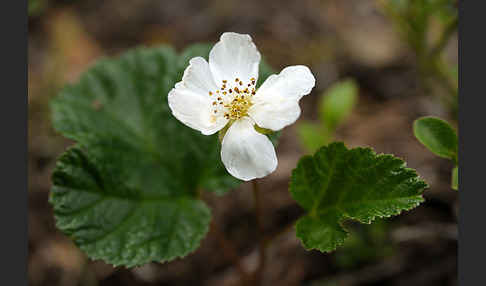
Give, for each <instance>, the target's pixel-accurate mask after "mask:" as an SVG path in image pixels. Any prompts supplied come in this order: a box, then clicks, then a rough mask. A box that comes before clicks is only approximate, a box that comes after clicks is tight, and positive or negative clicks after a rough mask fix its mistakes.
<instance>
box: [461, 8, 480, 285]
mask: <svg viewBox="0 0 486 286" xmlns="http://www.w3.org/2000/svg"><path fill="white" fill-rule="evenodd" d="M458 4H459V200H460V211H459V281H458V282H459V283H458V285H461V286H462V285H465V286H466V285H484V284H485V282H484V280H485V279H484V275H485V274H486V273H485V269H486V263H485V262H484V255H485V254H486V247H485V245H486V230H485V228H486V227H485V226H486V221H485V217H486V187H485V185H486V183H485V181H484V177H485V173H486V167H485V165H486V163H485V162H486V155H485V154H486V151H485V150H486V136H485V133H486V127H485V126H486V125H485V123H486V112H485V109H486V100H485V99H486V72H485V69H486V39H485V27H486V10H485V9H486V1H474V0H472V1H471V0H458ZM466 122H467V123H466ZM466 137H467V138H468V139H466ZM466 140H467V141H466ZM466 142H467V143H466Z"/></svg>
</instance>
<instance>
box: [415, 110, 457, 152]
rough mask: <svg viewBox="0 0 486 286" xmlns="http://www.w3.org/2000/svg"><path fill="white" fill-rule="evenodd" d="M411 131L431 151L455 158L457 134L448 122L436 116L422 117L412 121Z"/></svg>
mask: <svg viewBox="0 0 486 286" xmlns="http://www.w3.org/2000/svg"><path fill="white" fill-rule="evenodd" d="M413 132H414V134H415V137H417V139H418V140H419V141H420V142H421V143H422V144H424V145H425V147H427V148H428V149H429V150H430V151H431V152H432V153H434V154H436V155H437V156H440V157H443V158H448V159H451V160H453V161H456V160H457V135H456V131H455V130H454V129H453V128H452V127H451V126H450V125H449V123H447V122H445V121H444V120H442V119H439V118H436V117H422V118H419V119H417V120H415V122H414V123H413Z"/></svg>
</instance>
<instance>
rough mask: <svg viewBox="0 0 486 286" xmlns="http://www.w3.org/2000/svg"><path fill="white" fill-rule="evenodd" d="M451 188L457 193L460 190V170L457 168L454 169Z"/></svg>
mask: <svg viewBox="0 0 486 286" xmlns="http://www.w3.org/2000/svg"><path fill="white" fill-rule="evenodd" d="M451 187H452V189H454V190H456V191H457V190H459V168H458V167H457V166H455V167H454V169H452V182H451Z"/></svg>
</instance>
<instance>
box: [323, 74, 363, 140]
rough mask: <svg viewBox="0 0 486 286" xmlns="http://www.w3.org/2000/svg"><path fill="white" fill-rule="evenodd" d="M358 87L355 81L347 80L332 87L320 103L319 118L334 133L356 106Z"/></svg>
mask: <svg viewBox="0 0 486 286" xmlns="http://www.w3.org/2000/svg"><path fill="white" fill-rule="evenodd" d="M357 98H358V86H357V84H356V83H355V82H354V81H353V80H349V79H348V80H345V81H341V82H338V83H335V84H334V85H332V86H331V87H330V88H329V89H328V90H327V91H326V92H325V93H324V94H323V96H322V99H321V102H320V103H319V117H320V119H321V121H322V122H323V123H324V124H325V125H326V127H327V128H328V129H329V130H331V131H332V132H334V130H335V129H336V127H337V126H338V125H339V124H341V123H342V122H343V121H344V120H345V119H347V117H348V116H349V114H350V113H351V111H352V109H353V107H354V106H355V104H356V101H357Z"/></svg>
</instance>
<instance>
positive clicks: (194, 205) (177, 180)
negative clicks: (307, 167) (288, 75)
mask: <svg viewBox="0 0 486 286" xmlns="http://www.w3.org/2000/svg"><path fill="white" fill-rule="evenodd" d="M209 50H210V46H209V45H195V46H192V47H190V48H188V49H186V50H185V51H183V52H182V54H181V55H177V54H176V53H175V52H174V50H173V49H171V48H169V47H165V46H162V47H159V48H150V49H149V48H139V49H136V50H133V51H130V52H127V53H125V54H124V55H122V56H121V57H119V58H118V59H104V60H101V61H99V62H98V63H97V64H95V65H94V66H93V67H92V68H90V69H89V70H88V71H86V72H85V73H84V74H83V75H82V76H81V79H80V81H79V83H76V84H74V85H69V86H67V87H65V88H64V89H63V90H62V91H61V93H60V94H59V96H58V97H56V98H55V99H53V101H52V102H51V109H52V122H53V125H54V128H55V129H56V130H57V131H58V132H60V133H61V134H63V135H64V136H65V137H67V138H70V139H72V140H74V141H76V142H77V145H76V146H75V147H74V148H72V149H70V150H68V151H67V152H66V153H65V154H64V155H63V156H62V157H61V158H60V159H59V161H58V163H57V166H56V169H55V171H54V174H53V177H52V179H53V187H52V190H51V197H50V202H51V204H52V205H53V207H54V215H55V218H56V224H57V227H58V228H59V229H61V230H62V231H63V232H64V233H66V234H67V235H69V236H70V237H71V238H72V239H73V240H74V242H75V243H76V244H77V245H78V246H79V247H80V248H81V249H83V250H84V251H85V252H86V253H87V254H88V256H89V257H91V258H93V259H103V260H104V261H106V262H108V263H111V264H114V265H125V266H134V265H140V264H143V263H147V262H150V261H168V260H172V259H174V258H175V257H182V256H185V255H187V254H188V253H190V252H191V251H194V250H195V249H196V248H197V247H198V245H199V242H200V240H201V239H202V238H203V237H204V235H205V234H206V232H207V230H208V224H209V220H210V212H209V210H208V208H207V207H206V205H205V204H204V203H203V202H202V201H200V200H199V199H198V190H200V189H206V190H210V191H214V192H216V193H224V192H226V191H227V190H229V189H232V188H235V187H236V186H237V185H238V184H239V183H240V182H239V181H238V180H236V179H235V178H233V177H232V176H230V175H229V174H228V173H227V172H226V170H225V168H224V166H223V164H222V163H221V159H220V150H219V148H220V147H219V144H218V141H217V136H204V135H202V134H201V133H199V132H197V131H195V130H192V129H191V128H188V127H186V126H184V125H183V124H182V123H180V122H179V121H178V120H177V119H175V118H174V117H173V116H172V114H171V112H170V109H169V107H168V103H167V94H168V92H169V91H170V89H171V88H172V87H174V85H175V83H176V82H178V81H180V80H181V78H182V74H183V72H184V69H185V68H186V67H187V65H188V60H189V59H190V58H192V57H195V56H204V57H206V58H207V56H208V53H209ZM263 77H264V76H261V78H263Z"/></svg>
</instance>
